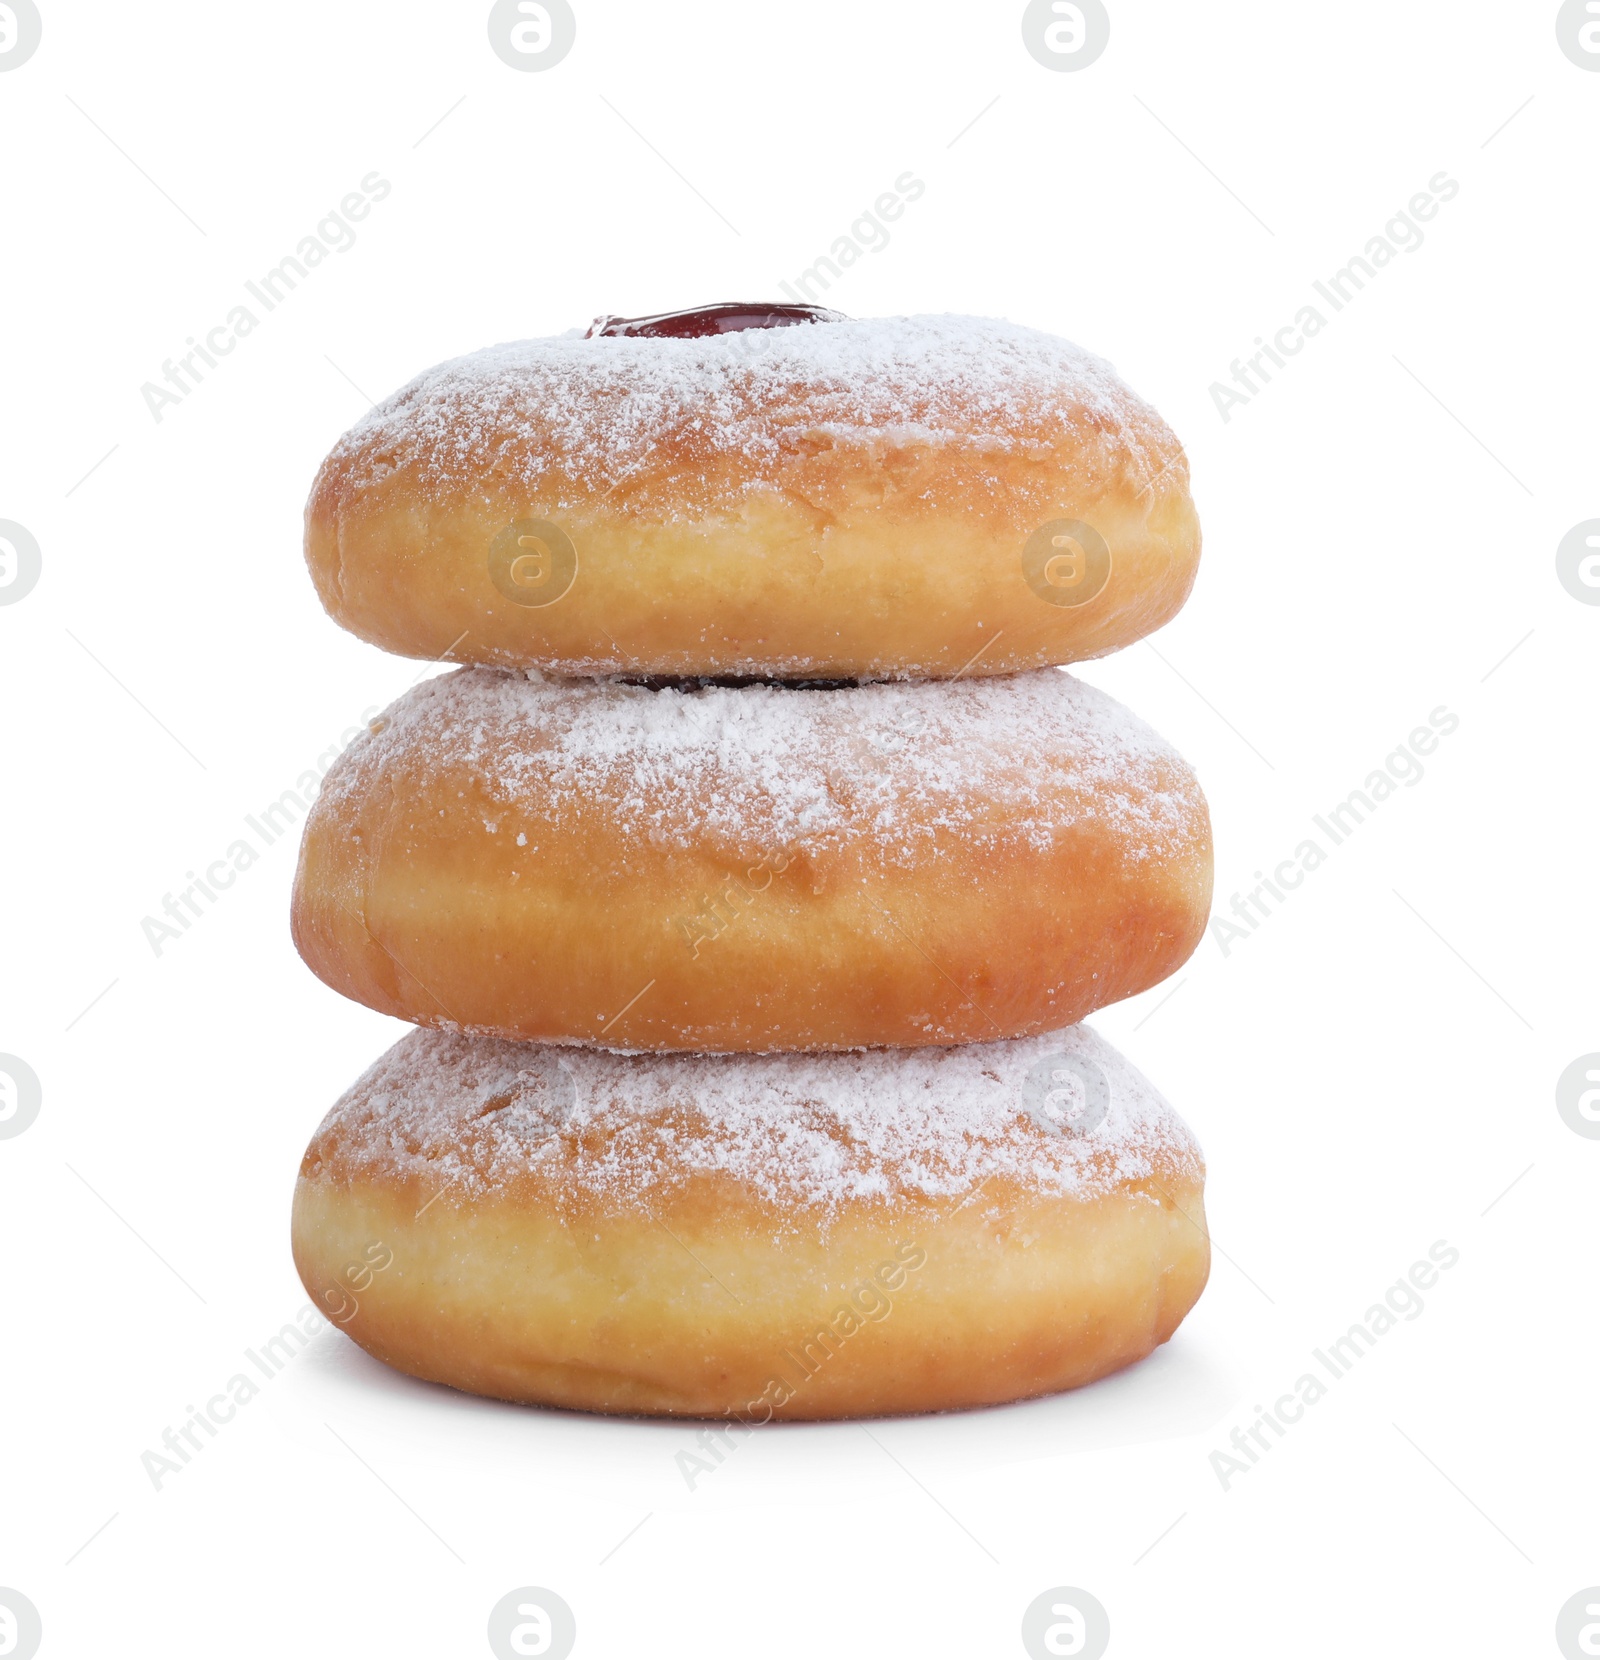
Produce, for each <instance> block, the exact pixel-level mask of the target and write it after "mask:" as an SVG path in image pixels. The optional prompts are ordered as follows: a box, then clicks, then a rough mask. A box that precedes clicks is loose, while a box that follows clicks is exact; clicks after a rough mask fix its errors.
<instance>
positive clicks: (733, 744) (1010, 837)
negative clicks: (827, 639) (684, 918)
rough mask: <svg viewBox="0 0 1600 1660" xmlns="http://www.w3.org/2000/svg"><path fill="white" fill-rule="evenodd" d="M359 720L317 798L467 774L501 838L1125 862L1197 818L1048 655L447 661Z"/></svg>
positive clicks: (1084, 687) (1192, 786)
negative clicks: (793, 671)
mask: <svg viewBox="0 0 1600 1660" xmlns="http://www.w3.org/2000/svg"><path fill="white" fill-rule="evenodd" d="M790 332H798V331H790ZM373 725H374V728H375V730H374V731H373V732H372V733H370V734H369V735H367V736H364V737H362V738H361V739H359V740H358V741H357V742H356V743H355V744H353V745H352V746H351V747H350V749H349V750H348V751H347V752H346V753H345V755H344V756H343V757H342V758H341V760H340V761H339V762H338V764H337V765H336V766H335V767H334V769H333V771H332V772H331V773H330V774H329V777H328V780H327V783H326V785H325V786H324V799H325V802H326V803H327V804H328V805H329V806H330V807H337V806H338V804H340V803H341V802H342V801H344V800H346V799H347V798H349V797H351V796H357V795H363V794H365V793H367V792H372V791H377V790H380V789H384V788H396V787H399V788H401V789H403V788H404V785H403V782H402V781H403V780H405V779H406V778H407V777H411V778H422V779H427V778H431V777H435V776H437V775H438V774H439V773H440V772H444V771H446V770H448V771H449V772H451V773H452V774H453V775H455V776H464V777H468V778H470V779H471V780H472V781H473V784H474V787H475V789H476V791H477V799H478V800H479V801H480V802H481V803H482V806H483V812H484V821H483V822H484V828H485V829H486V830H489V831H490V832H491V833H494V834H504V835H506V836H508V837H510V838H512V839H513V840H515V838H516V837H518V836H519V835H527V834H529V833H530V830H532V833H539V828H538V827H542V828H549V827H552V826H553V827H556V828H564V829H569V830H572V831H574V832H577V833H582V832H583V830H584V829H585V827H586V826H589V825H592V824H594V823H595V822H597V821H598V820H601V819H603V820H604V822H605V823H606V825H607V827H608V830H609V831H611V832H614V833H616V834H618V835H620V836H621V837H623V838H624V839H626V840H628V841H633V842H637V843H639V844H644V845H649V846H651V847H655V848H660V847H663V846H666V847H674V846H676V847H698V848H705V847H712V848H716V849H718V850H719V851H723V852H726V853H727V854H728V855H729V856H730V857H735V858H740V859H749V860H760V859H765V858H770V857H774V856H778V855H781V854H783V853H785V852H786V851H791V850H794V849H804V850H807V851H810V852H816V853H819V854H820V853H822V852H825V851H826V849H827V848H829V847H830V846H833V847H838V846H840V845H844V844H851V845H855V846H863V845H864V846H868V847H870V848H872V849H873V850H874V852H875V856H876V857H878V858H880V859H882V860H883V861H884V862H886V863H897V864H907V863H912V862H914V861H916V860H917V859H918V858H919V857H923V858H925V857H926V856H927V854H928V851H929V849H930V847H932V846H934V845H936V844H937V843H938V842H939V841H940V840H941V839H948V838H950V837H952V836H956V837H960V838H961V839H962V841H963V843H964V844H969V845H978V846H986V845H987V846H999V845H1017V844H1019V843H1022V842H1032V843H1034V844H1035V845H1038V846H1042V847H1048V846H1049V845H1051V843H1052V842H1053V840H1054V839H1055V838H1056V837H1057V836H1059V835H1060V834H1062V833H1063V832H1066V831H1069V830H1071V829H1072V828H1073V827H1075V826H1077V827H1082V828H1083V829H1084V830H1085V831H1086V832H1087V831H1094V832H1096V833H1098V834H1101V835H1104V834H1107V833H1109V834H1111V835H1112V836H1113V837H1114V838H1115V840H1116V842H1117V844H1118V847H1119V849H1120V853H1121V856H1122V857H1123V858H1125V859H1126V860H1128V861H1129V862H1131V863H1136V864H1137V863H1143V862H1145V861H1148V860H1152V859H1166V858H1177V857H1182V856H1185V855H1187V854H1189V853H1192V851H1193V849H1194V847H1195V846H1196V844H1197V841H1198V840H1200V839H1202V838H1204V837H1205V835H1206V834H1207V820H1206V813H1205V805H1204V801H1203V798H1202V797H1201V794H1200V789H1199V786H1198V784H1197V783H1196V782H1195V779H1194V775H1193V774H1192V773H1191V772H1190V771H1189V769H1188V767H1187V766H1186V765H1185V763H1184V762H1183V761H1182V759H1181V758H1180V757H1179V756H1178V755H1177V753H1176V752H1175V751H1174V750H1173V749H1172V748H1171V747H1170V746H1169V745H1168V744H1166V742H1165V741H1164V740H1163V739H1161V738H1160V737H1158V736H1157V735H1156V733H1154V732H1153V731H1152V730H1151V729H1150V728H1149V727H1148V726H1146V725H1145V724H1144V723H1143V722H1142V721H1140V720H1138V719H1137V718H1136V717H1135V716H1134V715H1132V714H1131V713H1130V712H1129V711H1128V710H1127V709H1125V708H1124V707H1123V706H1122V705H1121V704H1119V703H1117V702H1115V701H1114V700H1113V699H1112V698H1110V697H1108V696H1106V694H1105V693H1103V692H1101V691H1099V690H1097V689H1096V688H1095V687H1093V686H1090V685H1088V684H1086V683H1085V682H1083V681H1080V680H1077V679H1075V678H1074V677H1073V676H1071V675H1069V674H1066V673H1064V672H1063V671H1061V670H1057V669H1040V670H1036V671H1032V672H1029V673H1026V674H1019V675H1008V676H996V677H994V678H991V679H982V680H978V679H975V680H964V681H930V682H923V683H904V682H885V683H873V684H864V685H859V686H847V687H841V688H837V689H833V690H823V689H805V688H796V687H786V686H769V685H754V686H739V687H718V686H708V687H704V688H701V689H696V690H681V689H676V688H663V689H651V688H647V687H644V686H637V685H629V684H626V683H623V682H620V681H615V680H558V679H553V678H546V677H543V676H541V675H539V674H538V673H536V672H529V673H508V672H505V671H501V670H496V669H461V670H458V671H456V672H454V673H451V674H447V675H443V676H440V677H438V678H435V679H432V680H428V681H424V682H423V683H422V684H421V685H419V686H416V687H414V688H413V689H412V690H410V691H409V692H407V693H406V694H405V695H404V696H403V697H402V698H400V700H399V701H398V702H396V703H395V704H393V705H392V706H391V707H390V708H389V709H388V710H387V711H386V712H385V713H384V715H383V716H382V717H381V718H380V720H378V721H375V722H374V723H373ZM519 845H523V844H519Z"/></svg>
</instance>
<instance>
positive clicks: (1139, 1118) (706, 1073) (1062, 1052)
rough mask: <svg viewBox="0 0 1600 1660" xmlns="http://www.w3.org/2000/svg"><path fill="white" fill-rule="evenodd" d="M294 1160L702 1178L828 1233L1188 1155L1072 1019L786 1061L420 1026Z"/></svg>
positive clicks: (588, 1189) (457, 1177)
mask: <svg viewBox="0 0 1600 1660" xmlns="http://www.w3.org/2000/svg"><path fill="white" fill-rule="evenodd" d="M1062 1062H1064V1063H1065V1065H1064V1066H1061V1067H1059V1069H1058V1063H1062ZM1085 1071H1087V1072H1088V1073H1089V1074H1090V1075H1095V1074H1098V1076H1100V1077H1103V1078H1104V1080H1105V1083H1106V1085H1107V1086H1108V1091H1109V1104H1108V1106H1107V1108H1106V1111H1105V1114H1104V1117H1103V1118H1102V1119H1101V1120H1100V1121H1099V1122H1098V1123H1097V1124H1095V1125H1094V1127H1093V1128H1091V1129H1089V1130H1087V1131H1086V1132H1082V1133H1071V1132H1068V1133H1063V1132H1061V1131H1060V1130H1057V1129H1053V1128H1051V1125H1052V1123H1053V1122H1056V1121H1058V1116H1059V1115H1058V1114H1057V1115H1052V1113H1051V1110H1050V1106H1049V1104H1048V1100H1047V1092H1048V1091H1049V1090H1051V1089H1052V1088H1054V1089H1056V1090H1057V1091H1058V1092H1059V1091H1062V1090H1064V1091H1065V1094H1058V1095H1057V1097H1056V1099H1057V1100H1058V1101H1059V1102H1061V1103H1062V1104H1063V1105H1064V1106H1065V1107H1066V1109H1067V1112H1068V1114H1069V1115H1070V1113H1071V1111H1072V1099H1071V1098H1072V1097H1073V1096H1074V1094H1075V1093H1076V1092H1079V1091H1080V1090H1081V1084H1079V1083H1076V1082H1074V1081H1073V1080H1074V1078H1075V1077H1081V1076H1082V1074H1083V1073H1084V1072H1085ZM1077 1098H1078V1100H1080V1101H1081V1100H1083V1099H1085V1098H1086V1096H1085V1095H1083V1094H1078V1096H1077ZM303 1173H304V1174H306V1175H308V1176H312V1177H317V1178H319V1179H331V1180H334V1181H336V1182H341V1183H350V1182H371V1183H375V1184H393V1183H412V1182H414V1183H417V1184H419V1191H426V1192H427V1193H428V1194H429V1195H430V1196H432V1195H433V1194H438V1195H440V1197H441V1200H442V1201H443V1202H445V1203H447V1204H450V1205H469V1206H470V1205H471V1203H472V1202H473V1201H474V1200H475V1199H480V1198H483V1197H485V1196H490V1195H500V1196H515V1195H516V1193H517V1192H518V1191H519V1190H520V1191H522V1192H525V1193H538V1194H540V1195H542V1196H543V1198H544V1199H545V1200H552V1199H553V1200H554V1201H556V1202H559V1203H564V1204H567V1205H576V1206H582V1207H585V1208H592V1207H595V1206H598V1207H600V1208H602V1209H608V1210H620V1209H635V1210H645V1211H650V1210H652V1209H654V1208H655V1207H657V1206H660V1205H662V1204H665V1203H669V1202H670V1200H671V1198H672V1196H673V1195H674V1194H675V1193H677V1192H679V1191H681V1190H682V1189H684V1188H685V1187H686V1186H688V1185H689V1184H691V1183H697V1182H702V1181H704V1180H705V1179H706V1178H708V1177H710V1178H720V1179H722V1180H724V1181H728V1182H731V1183H732V1184H734V1187H735V1190H736V1191H737V1193H738V1195H739V1196H740V1197H741V1198H742V1199H743V1200H744V1201H746V1202H748V1203H752V1204H755V1205H757V1206H759V1207H763V1208H770V1209H772V1210H775V1211H777V1212H779V1213H781V1214H792V1215H795V1216H796V1217H797V1218H799V1219H801V1220H803V1221H804V1222H805V1223H806V1225H810V1226H818V1225H821V1226H825V1225H826V1223H827V1221H828V1220H829V1219H830V1218H833V1217H837V1216H838V1215H839V1214H840V1213H841V1212H843V1211H845V1210H847V1209H851V1208H856V1207H860V1206H868V1207H896V1206H904V1205H907V1204H917V1203H922V1202H926V1201H929V1200H954V1201H960V1200H962V1199H965V1198H968V1197H969V1196H973V1195H976V1194H977V1193H978V1191H979V1189H980V1188H987V1189H989V1190H990V1191H991V1192H992V1193H993V1194H994V1196H995V1197H1000V1196H1002V1195H1003V1193H1004V1191H1005V1189H1007V1188H1008V1187H1009V1188H1010V1189H1011V1190H1012V1191H1013V1192H1016V1191H1021V1192H1023V1193H1025V1194H1034V1195H1041V1196H1055V1197H1059V1198H1062V1199H1065V1200H1077V1201H1088V1200H1092V1199H1095V1198H1099V1197H1102V1196H1104V1195H1106V1194H1109V1193H1112V1192H1116V1191H1121V1190H1126V1189H1129V1188H1131V1187H1133V1186H1134V1185H1135V1184H1140V1183H1145V1184H1148V1185H1150V1186H1153V1187H1156V1188H1157V1189H1160V1188H1162V1187H1163V1186H1164V1185H1165V1184H1166V1183H1169V1182H1180V1183H1181V1182H1191V1181H1198V1180H1199V1179H1200V1177H1201V1175H1202V1174H1203V1164H1202V1155H1201V1152H1200V1148H1199V1145H1198V1143H1197V1142H1196V1141H1195V1139H1194V1136H1193V1135H1192V1133H1191V1132H1190V1130H1189V1129H1188V1127H1187V1126H1186V1125H1185V1124H1184V1123H1183V1121H1182V1120H1181V1119H1180V1118H1179V1117H1178V1116H1177V1115H1176V1114H1175V1113H1174V1112H1173V1110H1172V1109H1171V1107H1169V1106H1168V1105H1167V1103H1166V1102H1165V1101H1164V1100H1163V1099H1162V1097H1161V1096H1160V1095H1159V1094H1158V1093H1157V1091H1156V1090H1155V1089H1154V1088H1153V1087H1152V1085H1151V1084H1150V1083H1149V1082H1148V1081H1147V1080H1146V1079H1145V1078H1144V1077H1142V1076H1141V1075H1140V1073H1139V1072H1137V1071H1136V1070H1135V1069H1134V1067H1133V1066H1131V1065H1130V1064H1129V1062H1128V1061H1127V1060H1126V1059H1124V1058H1123V1056H1122V1055H1120V1054H1119V1053H1118V1052H1117V1051H1116V1050H1115V1049H1113V1048H1112V1047H1111V1045H1110V1044H1108V1043H1106V1042H1105V1041H1104V1040H1103V1039H1102V1038H1100V1037H1099V1036H1098V1035H1097V1034H1096V1033H1095V1032H1093V1031H1091V1030H1090V1029H1089V1028H1088V1027H1085V1026H1074V1027H1069V1028H1068V1029H1067V1030H1065V1031H1060V1032H1052V1033H1048V1034H1046V1035H1044V1036H1042V1037H1034V1038H1023V1039H1016V1040H1010V1041H1005V1042H997V1043H982V1044H968V1045H964V1046H961V1047H957V1048H950V1049H938V1048H928V1049H899V1050H894V1049H890V1050H883V1049H879V1050H867V1051H847V1052H844V1053H834V1054H791V1055H625V1054H618V1053H616V1052H613V1051H608V1050H595V1049H588V1050H579V1049H567V1048H561V1049H553V1048H547V1047H543V1046H539V1045H533V1044H516V1043H505V1042H500V1041H498V1040H495V1039H491V1038H477V1037H468V1036H465V1035H463V1034H460V1033H450V1032H439V1031H425V1030H419V1031H415V1032H412V1033H411V1034H410V1035H409V1036H407V1037H405V1038H402V1039H401V1041H400V1042H399V1043H397V1044H396V1045H395V1046H394V1048H392V1049H391V1050H389V1052H388V1053H387V1054H386V1055H384V1056H383V1057H382V1058H381V1059H380V1060H378V1061H377V1063H376V1064H375V1065H374V1066H372V1067H371V1068H370V1069H369V1070H368V1071H367V1072H366V1073H365V1074H364V1075H363V1076H362V1077H361V1078H360V1079H359V1080H358V1081H357V1082H356V1083H355V1084H354V1085H353V1086H352V1087H351V1088H350V1089H349V1090H348V1091H347V1092H346V1094H345V1095H344V1096H343V1097H342V1098H341V1099H340V1101H339V1102H338V1103H337V1104H336V1105H335V1106H334V1108H333V1110H332V1111H331V1112H330V1113H329V1114H328V1117H327V1118H326V1120H325V1121H324V1122H323V1124H322V1127H321V1129H320V1130H319V1131H318V1132H317V1135H316V1136H315V1138H314V1139H313V1141H312V1144H311V1147H310V1149H309V1151H308V1152H307V1155H306V1165H305V1168H304V1171H303ZM527 1184H532V1186H531V1187H529V1186H528V1185H527Z"/></svg>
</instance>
